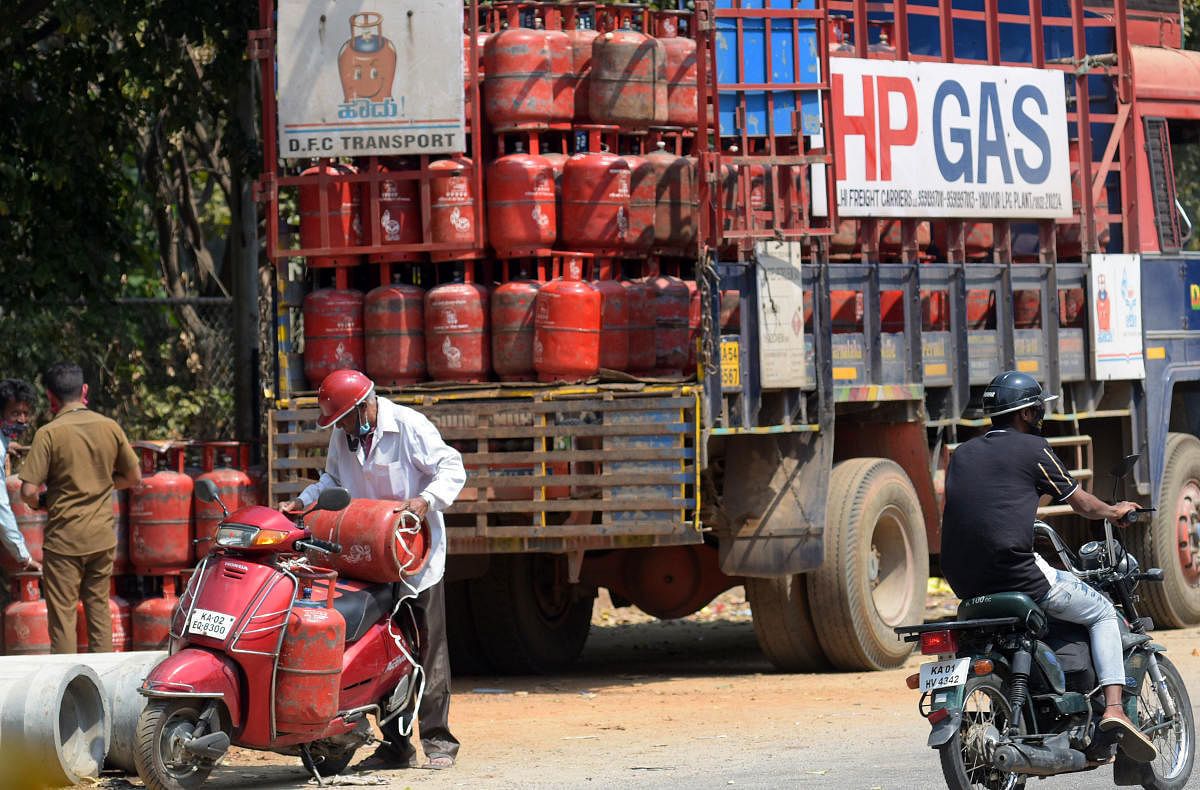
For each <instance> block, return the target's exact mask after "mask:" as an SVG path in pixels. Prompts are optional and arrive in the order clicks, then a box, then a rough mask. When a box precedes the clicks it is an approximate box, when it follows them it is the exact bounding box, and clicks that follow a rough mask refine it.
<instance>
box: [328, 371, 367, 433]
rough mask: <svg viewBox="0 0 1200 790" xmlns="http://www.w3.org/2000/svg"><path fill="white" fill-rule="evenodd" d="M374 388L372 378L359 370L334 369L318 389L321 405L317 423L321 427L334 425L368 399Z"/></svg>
mask: <svg viewBox="0 0 1200 790" xmlns="http://www.w3.org/2000/svg"><path fill="white" fill-rule="evenodd" d="M373 389H375V385H374V384H372V383H371V380H370V379H369V378H367V377H366V376H364V375H363V374H361V373H359V372H358V371H357V370H335V371H333V372H332V373H330V374H329V375H328V376H326V377H325V380H324V381H322V382H321V388H320V389H319V390H317V405H319V406H320V407H321V416H320V417H318V418H317V425H318V426H319V427H321V428H328V427H329V426H330V425H333V424H334V423H336V422H337V421H338V420H340V419H342V418H343V417H345V416H346V415H347V414H349V413H350V410H351V409H353V408H354V407H355V406H357V405H358V404H360V403H362V402H363V401H364V400H366V399H367V396H368V395H370V394H371V390H373Z"/></svg>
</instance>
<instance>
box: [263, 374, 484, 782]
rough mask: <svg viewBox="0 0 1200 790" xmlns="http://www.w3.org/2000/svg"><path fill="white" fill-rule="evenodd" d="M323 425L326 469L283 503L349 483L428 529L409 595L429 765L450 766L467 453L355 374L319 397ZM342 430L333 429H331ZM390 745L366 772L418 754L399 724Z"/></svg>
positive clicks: (329, 381)
mask: <svg viewBox="0 0 1200 790" xmlns="http://www.w3.org/2000/svg"><path fill="white" fill-rule="evenodd" d="M317 404H318V405H319V406H320V408H321V416H320V417H318V418H317V426H318V427H321V428H330V427H333V432H332V434H331V435H330V437H329V449H328V455H327V456H326V461H325V471H324V472H323V473H322V474H321V477H320V479H319V480H318V481H317V482H315V483H313V484H312V485H310V486H308V487H307V488H305V489H304V491H302V492H301V493H300V496H299V498H297V499H290V500H286V501H284V502H281V503H280V504H279V509H280V510H281V511H283V512H285V513H287V512H289V511H292V510H299V509H302V508H306V507H308V506H309V505H311V504H312V503H313V502H315V501H316V500H317V496H318V495H319V494H320V493H321V491H322V490H324V489H325V488H328V487H330V486H343V487H345V488H346V489H348V490H349V491H350V495H351V496H353V497H355V498H364V499H396V500H400V503H401V506H402V507H403V508H404V509H405V510H408V511H410V512H412V513H413V514H414V515H416V516H417V517H418V518H424V519H426V520H427V522H428V524H429V529H430V533H431V536H430V549H429V560H428V562H427V563H426V565H425V568H424V569H422V570H421V571H420V572H419V573H417V574H416V575H414V576H413V577H411V578H410V579H408V583H409V584H410V585H411V586H412V587H413V588H414V589H415V591H416V593H417V596H416V597H415V598H410V599H409V605H410V606H411V607H412V610H413V614H414V615H415V617H416V620H417V626H418V629H419V630H420V640H419V643H420V650H419V654H418V656H417V658H418V661H420V663H421V665H422V667H423V669H424V672H425V694H424V696H423V697H422V698H421V705H420V709H419V710H418V711H417V720H418V722H419V726H420V731H421V746H422V748H423V749H424V751H425V760H426V762H425V764H424V767H426V768H449V767H451V766H453V765H454V761H455V757H456V755H457V754H458V747H459V743H458V739H457V738H455V737H454V736H453V735H452V734H451V733H450V727H449V713H450V653H449V647H448V645H447V642H446V604H445V585H444V584H443V583H442V574H443V572H444V571H445V568H446V528H445V523H444V522H443V521H442V513H441V511H443V510H445V509H446V508H448V507H449V506H450V505H451V504H452V503H453V502H454V498H455V497H457V496H458V493H459V491H461V490H462V487H463V483H465V482H466V480H467V474H466V470H465V469H464V468H463V463H462V456H460V455H459V453H458V451H457V450H455V449H454V448H453V447H450V446H449V445H447V444H446V443H445V442H444V441H442V437H441V434H440V433H438V429H437V428H436V427H435V426H434V425H433V423H431V422H430V421H429V420H428V419H427V418H426V417H425V416H424V415H423V414H421V413H420V412H417V411H414V410H413V409H410V408H408V407H406V406H401V405H400V404H398V403H393V402H392V401H390V400H388V399H387V398H384V397H382V396H377V395H376V394H375V384H374V383H373V382H372V381H371V380H370V379H368V378H367V377H366V376H364V375H363V374H362V373H359V372H358V371H357V370H335V371H333V372H332V373H330V374H329V375H328V376H326V377H325V380H324V381H322V382H321V387H320V389H319V390H318V391H317ZM334 426H336V427H334ZM383 734H384V737H385V738H386V739H387V742H386V743H385V744H383V745H381V746H380V747H379V749H378V750H377V751H376V752H375V754H374V755H373V756H372V757H371V758H368V760H366V761H364V763H363V764H360V766H359V768H360V770H364V769H369V768H376V767H379V768H405V767H409V766H410V765H412V761H413V759H414V758H415V757H416V753H415V751H414V749H413V747H412V745H411V743H410V741H409V738H408V736H407V735H404V734H402V733H401V732H400V728H399V723H398V720H397V719H392V720H391V721H390V722H388V723H387V724H386V725H384V726H383Z"/></svg>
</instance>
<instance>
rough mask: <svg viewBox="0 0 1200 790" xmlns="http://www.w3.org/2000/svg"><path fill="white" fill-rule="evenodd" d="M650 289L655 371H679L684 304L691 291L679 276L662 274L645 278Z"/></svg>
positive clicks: (684, 342) (684, 355)
mask: <svg viewBox="0 0 1200 790" xmlns="http://www.w3.org/2000/svg"><path fill="white" fill-rule="evenodd" d="M646 281H647V282H648V283H649V285H650V287H651V288H652V289H653V292H654V302H653V307H652V308H651V312H652V313H653V314H654V349H655V361H654V367H655V373H656V374H657V375H659V376H672V377H679V376H682V375H683V369H684V366H685V365H687V358H688V349H687V344H688V305H689V303H690V302H691V295H690V294H689V293H688V288H687V286H686V285H684V283H683V280H680V279H679V278H678V277H672V276H670V275H666V274H657V273H654V274H651V275H650V276H649V277H647V278H646Z"/></svg>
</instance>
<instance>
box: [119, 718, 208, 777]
mask: <svg viewBox="0 0 1200 790" xmlns="http://www.w3.org/2000/svg"><path fill="white" fill-rule="evenodd" d="M199 723H200V708H199V707H198V705H197V703H196V702H195V701H193V700H178V699H156V700H151V701H150V704H148V705H147V706H146V709H145V710H144V711H142V715H141V716H139V717H138V723H137V742H136V744H135V746H134V750H133V761H134V765H135V766H136V767H137V772H138V776H139V777H141V779H142V782H143V783H144V784H145V785H146V787H147V788H149V790H195V788H198V787H199V786H200V785H202V784H204V780H206V779H208V775H209V774H210V773H211V772H212V769H213V765H214V762H213V761H212V760H211V759H209V758H205V757H201V756H199V755H195V754H190V753H188V752H187V751H185V750H184V748H183V744H184V742H185V741H187V740H189V739H191V738H193V737H194V736H195V732H196V726H197V725H198V724H199Z"/></svg>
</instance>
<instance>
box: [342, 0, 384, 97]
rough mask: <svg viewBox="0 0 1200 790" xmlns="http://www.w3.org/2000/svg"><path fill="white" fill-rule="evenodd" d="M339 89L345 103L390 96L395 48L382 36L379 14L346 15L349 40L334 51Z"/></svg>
mask: <svg viewBox="0 0 1200 790" xmlns="http://www.w3.org/2000/svg"><path fill="white" fill-rule="evenodd" d="M338 72H339V73H340V74H341V77H342V92H343V93H344V94H345V97H346V98H345V100H346V101H348V102H351V101H354V100H356V99H369V100H371V101H383V100H384V99H390V98H391V97H392V80H393V79H394V78H395V76H396V48H395V47H394V46H392V42H391V41H389V40H387V39H386V38H384V36H383V16H382V15H381V14H377V13H375V12H374V11H362V12H360V13H357V14H351V16H350V39H349V40H348V41H347V42H346V43H345V44H342V49H341V51H340V52H338Z"/></svg>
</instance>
